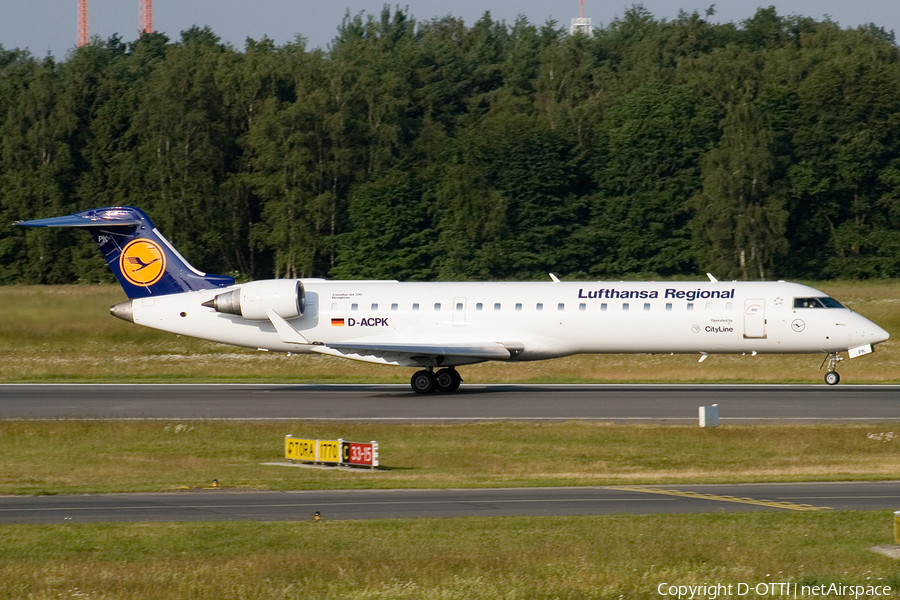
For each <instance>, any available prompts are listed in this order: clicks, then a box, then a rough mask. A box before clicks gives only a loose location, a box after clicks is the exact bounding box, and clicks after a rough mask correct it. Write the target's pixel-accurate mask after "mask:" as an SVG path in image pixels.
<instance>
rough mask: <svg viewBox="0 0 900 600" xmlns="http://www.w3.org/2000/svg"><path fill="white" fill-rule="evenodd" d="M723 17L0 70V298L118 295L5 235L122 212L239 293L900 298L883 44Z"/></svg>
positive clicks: (891, 70)
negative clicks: (742, 290) (832, 283)
mask: <svg viewBox="0 0 900 600" xmlns="http://www.w3.org/2000/svg"><path fill="white" fill-rule="evenodd" d="M708 16H709V15H705V16H701V15H700V14H698V13H696V12H695V13H692V14H688V13H682V14H680V15H679V16H678V17H677V18H676V19H674V20H671V21H669V20H659V19H656V18H654V17H653V15H651V14H650V13H649V12H648V11H646V10H645V9H643V8H642V7H640V6H635V7H632V8H631V9H629V10H628V11H627V12H626V13H625V14H624V16H623V17H622V18H621V19H617V20H615V21H613V22H611V23H610V24H609V25H608V26H605V27H603V28H599V29H597V30H595V32H594V34H593V35H592V36H590V37H588V36H585V35H580V34H578V35H568V33H567V32H566V31H565V30H564V29H562V28H561V27H559V26H557V25H556V24H555V23H552V22H550V23H547V24H544V25H542V26H537V25H533V24H530V23H528V22H527V21H526V20H525V19H519V20H517V21H516V22H515V23H514V24H511V25H510V24H506V23H503V22H497V21H494V20H492V18H491V17H490V15H489V14H485V15H484V16H483V17H482V18H481V19H480V20H479V21H477V22H476V23H474V24H473V25H472V26H471V27H468V26H466V25H465V24H464V22H463V21H462V20H460V19H456V18H453V17H445V18H441V19H436V20H431V21H424V22H416V21H415V20H414V19H413V18H411V16H410V15H409V14H408V13H407V12H406V11H404V10H399V9H396V10H391V9H390V8H388V7H385V8H384V9H383V10H382V12H381V13H380V14H379V15H368V16H366V15H357V16H350V15H349V14H348V16H347V17H345V19H344V21H343V23H342V25H341V27H340V28H339V30H338V35H337V36H336V37H335V39H334V40H333V41H332V43H331V44H330V45H329V47H328V48H327V49H308V48H307V47H306V43H305V41H304V40H303V39H302V38H298V39H297V40H296V41H294V42H292V43H288V44H284V45H280V46H279V45H276V44H274V43H273V42H272V41H271V40H269V39H265V38H264V39H262V40H252V39H248V40H247V42H246V45H245V48H244V49H243V50H238V49H235V48H234V47H232V46H231V45H228V44H224V43H222V41H221V40H220V38H218V37H217V36H216V35H215V34H214V32H212V31H211V30H210V29H209V28H198V27H195V28H192V29H190V30H187V31H184V32H182V33H181V38H180V39H179V40H177V41H171V40H170V39H168V38H167V37H166V36H164V35H162V34H159V33H154V34H145V35H142V36H141V37H140V38H139V39H138V40H136V41H135V42H133V43H123V42H122V40H121V39H120V38H119V37H117V36H114V37H111V38H109V39H108V40H105V41H103V40H100V39H94V40H93V41H92V43H90V44H88V45H86V46H83V47H81V48H78V49H75V50H73V51H71V52H70V53H69V54H68V55H67V56H66V57H65V59H64V60H62V61H59V60H56V59H55V58H53V57H52V56H47V57H45V58H38V57H35V56H32V55H31V54H30V53H29V52H28V51H25V50H19V49H14V50H7V49H4V48H3V47H2V46H0V283H7V284H9V283H61V282H72V281H84V282H97V281H109V280H111V275H110V274H109V270H108V268H107V267H106V265H105V263H104V262H103V260H102V259H101V258H100V257H99V253H97V251H96V248H95V247H94V246H93V244H92V242H91V241H90V239H89V237H88V236H86V235H83V234H80V235H79V234H76V233H75V232H72V231H67V230H43V229H41V230H28V231H26V230H22V229H21V228H17V227H14V225H13V223H14V222H15V221H19V220H24V219H34V218H42V217H50V216H58V215H63V214H69V213H72V212H76V211H78V210H84V209H87V208H93V207H98V206H107V205H133V206H139V207H141V208H143V209H144V210H145V211H147V212H148V214H150V216H151V218H152V219H153V220H154V222H155V224H156V225H157V227H158V228H159V229H160V230H161V231H162V232H163V234H164V235H166V237H168V238H169V239H170V240H171V241H172V242H173V244H174V245H175V246H176V247H177V248H179V250H180V251H181V253H182V254H183V255H184V256H186V257H187V258H188V260H190V261H191V262H192V263H193V264H194V265H196V266H197V267H199V268H201V269H202V270H205V271H209V272H220V273H232V274H237V275H238V276H239V277H242V278H266V277H304V276H316V277H330V278H367V279H368V278H390V279H401V280H454V279H462V280H474V279H487V280H514V279H545V278H546V277H547V273H548V272H554V273H556V274H559V275H560V276H562V277H565V278H570V279H571V278H593V279H604V278H616V279H619V278H623V277H627V276H634V277H675V276H685V275H688V276H689V275H696V274H697V273H703V272H707V271H709V272H712V273H714V274H716V275H717V276H718V277H720V278H738V279H762V278H787V277H790V278H812V279H819V278H834V277H837V278H881V277H898V276H900V50H898V47H897V44H896V42H895V40H894V36H893V33H892V32H890V33H887V32H885V31H884V30H883V29H881V28H878V27H876V26H875V25H870V26H866V27H859V28H855V29H842V28H840V27H839V26H838V25H836V24H835V23H833V22H830V21H828V20H825V21H816V20H814V19H811V18H807V17H801V16H790V17H784V16H780V15H778V14H777V12H776V10H775V9H774V8H771V7H770V8H767V9H759V10H758V11H757V12H756V13H755V14H754V15H753V16H752V17H750V18H748V19H746V20H744V21H742V22H740V23H738V24H731V23H729V24H713V23H710V22H709V21H708V20H707V18H708Z"/></svg>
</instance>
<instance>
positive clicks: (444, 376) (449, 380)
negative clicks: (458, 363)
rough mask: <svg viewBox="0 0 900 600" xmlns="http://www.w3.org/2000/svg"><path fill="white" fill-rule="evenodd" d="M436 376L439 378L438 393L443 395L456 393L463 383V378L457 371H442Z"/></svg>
mask: <svg viewBox="0 0 900 600" xmlns="http://www.w3.org/2000/svg"><path fill="white" fill-rule="evenodd" d="M434 376H435V377H436V378H437V386H438V391H439V392H441V393H445V394H446V393H450V392H455V391H456V390H458V389H459V384H461V383H462V377H460V376H459V373H457V372H456V369H441V370H440V371H438V372H437V373H435V374H434Z"/></svg>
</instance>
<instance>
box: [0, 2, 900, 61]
mask: <svg viewBox="0 0 900 600" xmlns="http://www.w3.org/2000/svg"><path fill="white" fill-rule="evenodd" d="M89 2H90V32H91V35H92V36H99V37H100V38H102V39H104V40H105V39H107V38H108V37H110V36H111V35H114V34H118V35H120V36H121V37H122V39H123V40H125V41H132V40H134V39H135V38H136V37H137V30H138V4H139V0H89ZM633 4H634V3H633V2H631V1H628V2H622V1H621V0H617V1H615V2H609V1H608V0H607V1H606V2H599V1H598V0H585V8H584V13H585V17H590V18H591V19H592V21H593V24H594V26H604V25H607V24H609V23H610V21H612V20H613V19H616V18H619V17H621V16H622V15H623V13H624V12H625V11H626V10H627V9H628V8H629V7H631V6H632V5H633ZM639 4H642V5H643V6H644V7H645V8H646V9H647V10H649V11H650V12H651V13H652V14H653V15H654V16H655V17H656V18H658V19H663V18H665V19H668V20H671V19H674V18H675V17H676V16H677V15H678V12H679V11H680V10H684V11H686V12H693V11H695V10H696V11H698V12H700V14H701V15H703V14H705V12H706V10H707V9H708V8H709V7H710V5H714V7H715V11H716V13H715V15H714V16H712V17H711V18H710V20H712V21H714V22H719V23H727V22H734V23H739V22H740V21H742V20H744V19H747V18H749V17H751V16H753V13H754V12H756V8H757V7H760V6H761V7H766V6H770V5H774V6H775V7H776V10H777V12H778V14H779V15H794V14H796V15H803V16H808V17H813V18H815V19H816V20H822V19H824V18H825V16H828V17H830V18H831V20H833V21H835V22H837V23H839V24H840V25H841V26H842V27H856V26H857V25H860V24H868V23H874V24H875V25H877V26H879V27H883V28H884V29H885V30H887V31H895V32H897V34H898V37H900V5H898V4H897V0H866V1H865V2H862V3H860V4H857V3H855V2H847V1H846V0H778V1H777V2H762V3H760V4H753V3H752V2H746V0H741V1H738V0H720V1H719V2H713V1H711V0H705V1H703V2H700V1H699V0H644V1H643V2H639ZM77 5H78V1H77V0H25V1H22V0H0V45H2V46H3V47H4V48H6V49H12V48H27V49H28V50H30V51H31V53H32V54H33V55H35V56H39V57H40V56H46V55H47V54H52V55H53V56H54V57H56V58H59V59H63V58H65V56H66V54H67V53H68V52H69V51H70V50H71V49H73V48H74V46H75V38H76V29H77V26H76V25H77V19H76V7H77ZM382 6H384V2H383V1H382V0H319V1H318V2H313V1H312V0H242V1H239V0H154V21H155V26H156V30H157V31H159V32H162V33H165V34H166V35H168V36H169V38H170V39H173V40H177V39H179V37H180V33H181V32H182V31H184V30H186V29H189V28H190V27H192V26H194V25H199V26H201V27H202V26H207V25H208V26H209V27H210V28H211V29H212V30H213V32H215V33H216V34H217V35H218V36H219V37H220V38H222V40H223V41H224V42H227V43H230V44H232V45H233V46H234V47H236V48H238V49H243V48H244V44H245V41H246V39H247V38H248V37H250V38H254V39H260V38H262V37H263V36H268V37H269V38H271V39H273V40H274V41H275V42H276V44H284V43H286V42H290V41H293V40H294V39H295V38H296V37H297V36H298V35H301V36H303V37H304V38H306V39H307V47H308V48H323V49H324V48H327V47H328V45H329V44H330V43H331V41H332V40H333V39H334V38H335V36H336V35H337V29H338V26H339V25H340V23H341V20H342V18H343V17H344V15H345V14H346V13H347V11H349V12H350V14H351V15H356V14H358V13H360V12H364V13H366V14H372V15H378V14H379V13H380V11H381V8H382ZM391 6H392V7H394V6H397V3H394V4H391ZM399 6H400V7H403V8H408V9H409V12H410V14H411V15H412V16H413V18H415V19H416V20H417V21H429V20H431V19H436V18H440V17H444V16H447V15H452V16H454V17H459V18H462V19H463V20H464V21H465V23H466V25H469V26H471V25H472V23H474V22H475V21H477V20H478V19H479V18H480V17H481V16H482V15H483V14H484V13H485V11H489V12H490V13H491V17H492V18H493V19H494V20H502V21H505V22H507V23H508V24H512V23H514V22H515V20H516V18H517V17H519V16H524V17H525V18H526V19H528V21H529V22H531V23H534V24H538V25H542V24H544V23H546V22H547V21H548V20H555V21H556V22H557V23H558V24H559V25H560V26H565V27H568V25H569V22H570V20H571V18H572V17H577V16H578V13H579V0H553V1H550V0H519V1H518V2H512V1H511V0H480V1H477V2H476V1H475V0H457V1H456V2H444V1H440V0H408V1H407V2H405V3H399Z"/></svg>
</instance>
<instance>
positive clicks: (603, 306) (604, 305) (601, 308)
mask: <svg viewBox="0 0 900 600" xmlns="http://www.w3.org/2000/svg"><path fill="white" fill-rule="evenodd" d="M600 310H602V311H603V312H606V302H604V303H603V304H601V305H600Z"/></svg>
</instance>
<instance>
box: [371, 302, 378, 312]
mask: <svg viewBox="0 0 900 600" xmlns="http://www.w3.org/2000/svg"><path fill="white" fill-rule="evenodd" d="M372 310H378V304H376V303H374V302H373V303H372Z"/></svg>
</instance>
